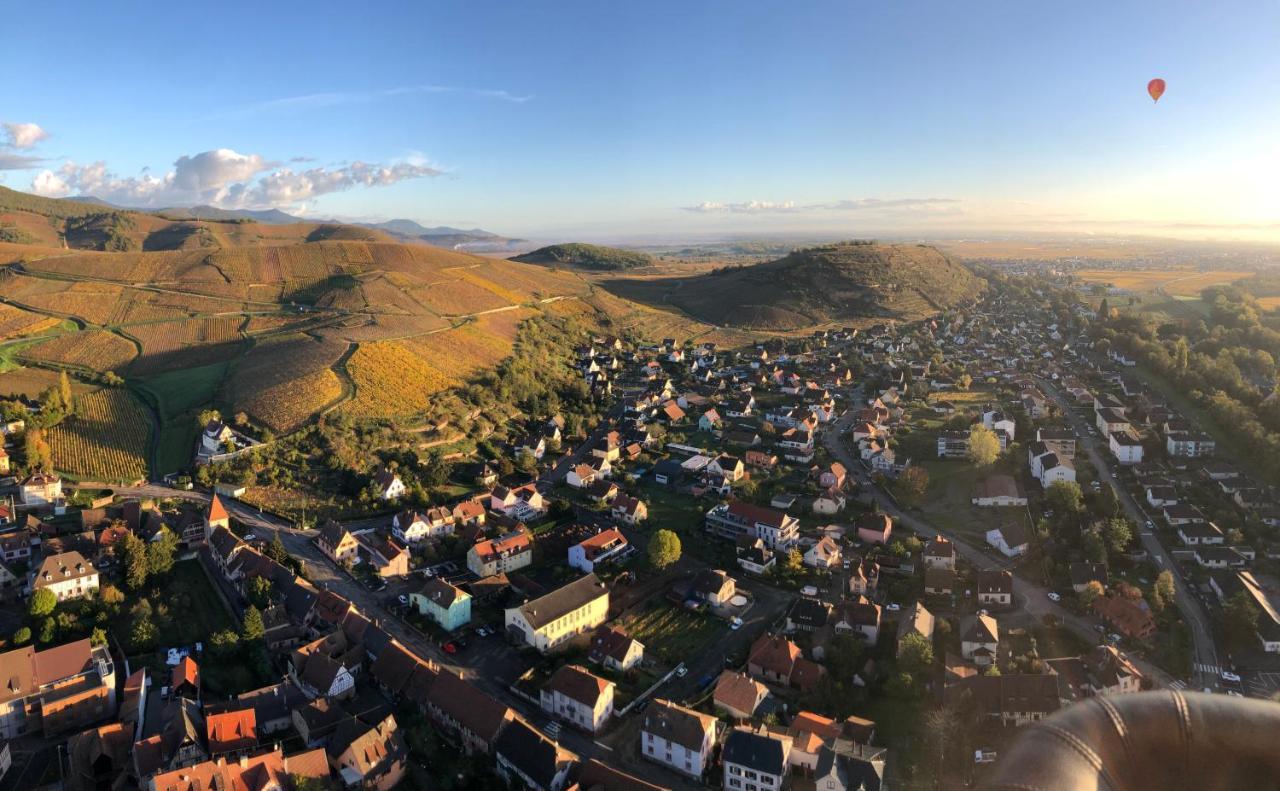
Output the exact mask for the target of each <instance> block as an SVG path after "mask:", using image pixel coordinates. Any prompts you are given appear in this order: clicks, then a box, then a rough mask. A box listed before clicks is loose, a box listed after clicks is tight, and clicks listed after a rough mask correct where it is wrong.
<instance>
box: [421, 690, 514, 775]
mask: <svg viewBox="0 0 1280 791" xmlns="http://www.w3.org/2000/svg"><path fill="white" fill-rule="evenodd" d="M427 711H428V713H429V714H430V716H431V719H432V720H433V721H434V722H435V723H436V724H438V725H439V726H440V727H441V728H442V729H443V730H444V731H445V732H447V733H450V734H453V735H456V736H457V737H458V740H459V741H460V742H461V743H462V749H463V751H464V752H465V753H467V754H468V755H470V754H473V753H488V752H491V751H492V750H493V747H494V743H495V742H496V741H497V739H498V735H499V734H500V733H502V732H503V731H504V730H506V726H507V725H508V724H509V723H510V722H512V721H513V720H514V719H515V712H514V711H512V710H511V709H510V708H509V707H508V706H506V705H505V704H503V703H500V702H499V701H497V700H495V699H494V698H492V697H490V696H489V695H487V694H485V693H484V692H482V691H481V690H480V689H479V688H478V687H476V686H475V685H473V684H470V683H468V682H467V681H465V680H463V679H462V678H461V677H459V676H457V675H456V674H454V673H453V672H451V671H449V670H443V669H442V670H441V671H440V673H439V674H437V675H436V677H435V680H434V681H433V682H432V683H431V685H430V687H429V689H428V691H427Z"/></svg>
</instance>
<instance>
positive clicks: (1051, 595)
mask: <svg viewBox="0 0 1280 791" xmlns="http://www.w3.org/2000/svg"><path fill="white" fill-rule="evenodd" d="M1046 595H1047V596H1048V597H1049V601H1062V595H1061V594H1059V593H1056V592H1054V591H1049V592H1048V593H1047V594H1046Z"/></svg>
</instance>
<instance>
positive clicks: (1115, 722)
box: [1094, 697, 1133, 761]
mask: <svg viewBox="0 0 1280 791" xmlns="http://www.w3.org/2000/svg"><path fill="white" fill-rule="evenodd" d="M1094 700H1095V701H1096V702H1097V704H1098V705H1099V706H1101V707H1102V710H1103V711H1105V712H1106V713H1107V717H1108V718H1109V719H1110V720H1111V727H1113V728H1115V731H1116V736H1118V737H1119V738H1120V744H1121V745H1123V746H1124V756H1125V759H1126V761H1130V760H1132V759H1133V744H1132V743H1131V742H1130V739H1129V726H1128V725H1126V724H1125V721H1124V716H1123V715H1122V714H1121V713H1120V710H1119V709H1117V708H1116V707H1115V705H1114V704H1113V703H1112V702H1111V701H1109V700H1107V699H1106V698H1105V697H1100V698H1094Z"/></svg>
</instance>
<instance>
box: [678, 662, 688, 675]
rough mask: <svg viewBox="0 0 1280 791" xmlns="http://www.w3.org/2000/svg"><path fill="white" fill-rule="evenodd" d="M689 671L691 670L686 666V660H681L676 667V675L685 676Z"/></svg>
mask: <svg viewBox="0 0 1280 791" xmlns="http://www.w3.org/2000/svg"><path fill="white" fill-rule="evenodd" d="M688 672H689V668H687V667H685V666H684V662H681V663H680V664H679V665H678V666H677V667H676V676H678V677H679V678H684V676H685V674H686V673H688Z"/></svg>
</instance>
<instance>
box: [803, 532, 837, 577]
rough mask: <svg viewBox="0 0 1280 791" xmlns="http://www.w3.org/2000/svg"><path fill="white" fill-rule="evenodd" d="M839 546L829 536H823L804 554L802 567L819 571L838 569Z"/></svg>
mask: <svg viewBox="0 0 1280 791" xmlns="http://www.w3.org/2000/svg"><path fill="white" fill-rule="evenodd" d="M840 557H841V552H840V545H839V544H838V543H836V540H835V539H834V538H832V537H831V536H823V537H822V538H820V539H818V540H817V542H815V543H814V545H813V546H811V547H809V549H807V550H806V551H805V553H804V565H806V566H808V567H809V568H813V569H819V570H821V571H830V570H831V569H835V568H839V567H840Z"/></svg>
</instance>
